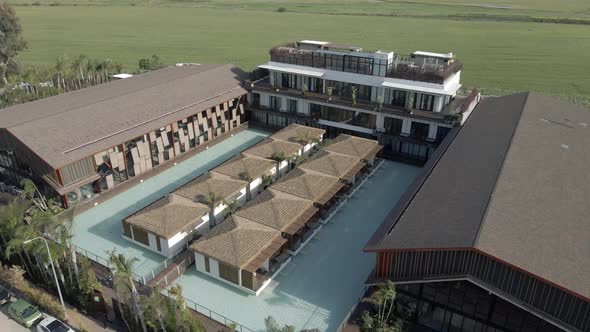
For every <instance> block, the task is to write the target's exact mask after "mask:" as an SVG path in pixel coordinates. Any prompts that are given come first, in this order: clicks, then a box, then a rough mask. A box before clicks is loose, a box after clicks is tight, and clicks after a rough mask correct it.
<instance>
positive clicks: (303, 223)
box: [236, 188, 319, 252]
mask: <svg viewBox="0 0 590 332" xmlns="http://www.w3.org/2000/svg"><path fill="white" fill-rule="evenodd" d="M236 215H237V216H239V217H243V218H246V219H249V220H252V221H255V222H257V223H259V224H263V225H266V226H268V227H272V228H274V229H276V230H278V231H280V232H281V234H282V235H283V237H284V238H285V239H287V240H288V242H287V247H288V248H289V250H290V251H292V252H294V251H296V250H297V249H298V248H299V245H300V244H301V242H302V241H304V240H305V239H306V237H305V236H304V235H305V234H306V232H308V231H310V230H313V227H314V226H316V225H318V224H317V221H318V220H319V209H318V208H316V207H315V206H314V204H313V202H312V201H310V200H307V199H303V198H300V197H297V196H293V195H290V194H287V193H284V192H281V191H278V190H274V189H272V188H269V189H268V190H265V191H264V192H263V193H262V194H260V195H258V197H256V198H255V199H253V200H252V201H250V202H248V203H247V204H246V205H245V206H243V207H242V208H241V209H239V210H238V211H237V212H236ZM309 233H311V232H309Z"/></svg>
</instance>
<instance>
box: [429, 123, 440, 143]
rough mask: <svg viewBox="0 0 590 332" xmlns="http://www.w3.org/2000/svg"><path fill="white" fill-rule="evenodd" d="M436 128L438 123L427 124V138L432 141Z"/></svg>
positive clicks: (434, 137) (434, 138)
mask: <svg viewBox="0 0 590 332" xmlns="http://www.w3.org/2000/svg"><path fill="white" fill-rule="evenodd" d="M437 129H438V125H437V124H435V123H430V124H429V125H428V140H429V141H434V140H436V131H437Z"/></svg>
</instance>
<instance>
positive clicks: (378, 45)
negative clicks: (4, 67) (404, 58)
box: [15, 0, 590, 99]
mask: <svg viewBox="0 0 590 332" xmlns="http://www.w3.org/2000/svg"><path fill="white" fill-rule="evenodd" d="M15 1H16V0H15ZM67 1H71V0H67ZM67 1H61V3H62V4H67V3H68V2H67ZM16 2H20V3H21V4H22V3H26V1H25V0H18V1H16ZM50 2H51V1H45V0H44V2H43V3H50ZM130 2H131V1H129V2H127V3H125V2H117V3H118V5H117V4H115V3H114V2H112V1H111V0H104V1H86V2H82V3H87V4H90V5H82V3H79V5H78V6H51V7H50V6H17V7H16V10H17V14H18V16H19V17H20V18H21V21H22V24H23V28H24V33H25V38H26V40H27V41H28V42H29V49H28V50H27V51H25V52H23V53H22V55H21V56H20V59H21V62H23V63H32V64H52V63H54V61H55V59H56V58H57V57H58V56H61V55H64V54H68V55H77V54H85V55H88V56H91V57H95V58H104V57H108V58H111V59H113V60H116V61H119V62H122V63H124V64H125V66H126V67H127V68H128V69H134V68H136V66H137V60H138V59H139V58H141V57H145V56H149V55H151V54H154V53H155V54H158V55H159V56H160V57H161V58H162V59H163V60H164V61H165V62H166V63H176V62H199V63H227V62H229V63H234V64H236V65H238V66H241V67H243V68H244V69H252V68H254V67H255V66H256V65H258V64H260V63H262V62H264V61H267V60H268V50H269V48H270V47H272V46H275V45H277V44H281V43H285V42H288V41H294V40H300V39H319V40H330V41H334V42H339V43H351V44H355V45H359V46H362V47H364V48H365V49H383V50H393V51H395V52H398V53H409V52H411V51H414V50H429V51H437V52H448V51H452V52H454V53H455V54H457V56H458V57H459V58H460V59H461V60H462V61H463V62H464V63H465V68H464V70H463V82H464V84H465V85H467V86H477V87H482V88H487V89H497V90H504V91H523V90H534V91H539V92H544V93H548V94H553V95H565V96H579V97H582V98H586V99H590V75H588V73H589V72H590V61H588V54H590V25H575V24H547V23H543V24H541V23H531V22H496V21H489V20H449V19H443V18H441V19H433V18H429V19H426V18H421V19H417V18H404V17H386V16H365V15H352V14H355V13H356V14H362V12H361V10H365V11H368V12H369V13H385V12H386V11H387V10H388V9H386V8H391V9H390V10H392V11H398V12H400V11H403V10H406V12H407V13H408V15H415V13H417V12H419V11H420V10H419V9H420V8H422V9H421V10H422V13H423V14H429V15H430V14H439V13H461V14H465V10H473V11H476V14H477V13H481V11H483V12H485V13H491V14H494V15H495V13H496V12H497V11H501V12H510V11H512V10H516V11H518V12H519V13H522V14H523V15H531V16H535V15H537V16H538V15H539V13H541V12H543V13H546V14H547V15H546V16H547V17H578V18H584V17H583V16H584V15H586V14H584V13H589V12H590V9H589V8H587V7H590V4H588V3H587V1H586V0H568V1H559V3H554V2H553V1H550V0H536V1H535V0H520V1H517V0H514V1H513V3H512V2H510V1H509V0H501V1H495V2H494V3H497V4H505V5H506V4H511V3H512V6H513V7H512V9H497V8H496V9H494V8H485V7H482V6H487V5H486V3H487V2H485V0H472V1H468V3H470V4H471V5H465V4H462V1H461V0H445V3H448V5H441V4H432V3H429V2H428V1H426V0H418V1H414V2H395V1H363V0H359V1H345V3H344V5H342V6H336V5H335V3H336V1H335V0H307V1H306V0H298V1H277V0H275V1H261V0H260V1H259V0H254V1H237V0H225V1H207V2H190V1H188V2H183V1H169V0H168V1H165V2H164V1H163V2H161V3H159V4H158V5H154V3H151V4H149V3H145V2H141V3H140V2H137V5H135V6H130V5H129V3H130ZM70 3H71V2H70ZM244 3H246V4H244ZM514 3H518V4H514ZM314 4H315V5H316V6H313V5H314ZM473 4H478V5H473ZM281 6H282V7H285V8H287V12H283V13H278V12H276V8H278V7H281ZM243 7H245V8H243ZM336 7H338V8H340V9H341V10H342V12H346V13H347V15H326V13H328V12H329V11H330V10H331V8H336ZM585 7H586V9H585ZM441 8H444V11H443V9H441ZM294 10H298V11H299V12H293V11H294ZM365 14H366V13H365ZM507 15H508V14H507Z"/></svg>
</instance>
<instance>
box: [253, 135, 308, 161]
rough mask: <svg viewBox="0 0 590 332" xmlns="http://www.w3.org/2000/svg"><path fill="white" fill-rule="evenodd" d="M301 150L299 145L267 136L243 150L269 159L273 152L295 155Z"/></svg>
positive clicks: (288, 155) (286, 155)
mask: <svg viewBox="0 0 590 332" xmlns="http://www.w3.org/2000/svg"><path fill="white" fill-rule="evenodd" d="M300 150H301V145H299V144H297V143H292V142H288V141H283V140H277V139H272V138H267V139H265V140H264V141H262V142H260V143H258V144H256V145H254V146H253V147H251V148H249V149H248V150H246V151H244V154H246V155H252V156H256V157H260V158H266V159H271V157H272V155H273V154H274V153H275V152H277V153H278V152H283V153H284V154H285V157H290V156H293V155H297V154H298V153H299V151H300Z"/></svg>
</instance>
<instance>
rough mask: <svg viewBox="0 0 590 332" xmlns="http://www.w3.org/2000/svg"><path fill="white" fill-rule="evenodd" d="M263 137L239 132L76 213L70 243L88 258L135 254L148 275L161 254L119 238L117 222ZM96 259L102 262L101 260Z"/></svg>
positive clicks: (138, 269) (141, 273) (137, 267)
mask: <svg viewBox="0 0 590 332" xmlns="http://www.w3.org/2000/svg"><path fill="white" fill-rule="evenodd" d="M267 136H268V134H267V133H265V132H261V131H257V130H254V129H247V130H244V131H241V132H239V133H237V134H235V135H234V136H233V137H228V138H227V139H225V140H223V141H221V142H219V143H217V144H215V145H213V146H211V147H210V148H209V149H208V150H205V151H202V152H200V153H198V154H197V155H195V156H193V157H191V158H189V159H187V160H184V161H183V162H181V163H179V164H178V165H176V166H173V167H170V168H169V169H166V170H165V171H162V172H161V173H160V174H158V175H155V176H153V177H151V178H149V179H146V180H145V181H144V182H143V183H139V184H137V185H135V186H134V187H132V188H130V189H128V190H126V191H123V192H121V193H119V194H117V195H115V196H113V197H112V198H110V199H108V200H107V201H105V202H101V203H100V204H99V205H98V206H96V207H93V208H91V209H89V210H87V211H85V212H83V213H81V214H79V215H77V216H76V217H75V219H74V238H73V243H74V244H75V245H76V246H77V247H79V251H81V252H83V251H84V250H87V251H89V252H91V253H92V254H90V255H89V257H90V258H91V259H96V258H95V256H94V255H98V256H101V257H103V258H106V256H107V254H106V253H105V251H107V250H111V249H113V248H114V249H117V251H118V252H122V253H124V254H125V255H126V256H127V257H137V258H138V259H139V262H137V263H136V264H135V266H134V272H135V273H136V274H137V275H139V276H144V277H147V276H148V275H151V271H152V270H154V269H155V268H156V267H158V266H159V265H160V263H162V262H163V261H164V257H163V256H161V255H159V254H156V253H154V252H152V251H150V250H148V249H145V248H143V247H141V246H139V245H136V244H133V243H131V242H129V241H127V240H125V239H123V237H122V235H121V233H122V224H121V221H122V220H123V219H124V218H125V217H127V216H129V215H130V214H132V213H134V212H136V211H138V210H139V209H141V208H143V207H145V206H147V205H149V204H150V203H152V202H154V201H156V200H157V199H159V198H161V197H163V196H164V195H166V194H168V193H169V192H171V191H174V190H175V189H177V188H178V187H180V186H181V185H183V184H185V183H187V182H188V181H190V180H192V179H193V178H195V177H197V176H199V175H201V174H203V173H205V172H207V171H208V170H209V169H211V168H213V167H215V166H217V165H219V164H220V163H222V162H223V161H225V160H226V159H228V158H230V157H232V156H234V155H236V154H238V153H239V152H241V151H243V150H245V149H247V148H249V147H250V146H252V145H254V144H256V143H258V142H259V141H261V140H263V139H264V138H266V137H267ZM81 249H84V250H81ZM98 260H99V263H102V264H104V263H105V262H104V259H100V258H99V259H98Z"/></svg>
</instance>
